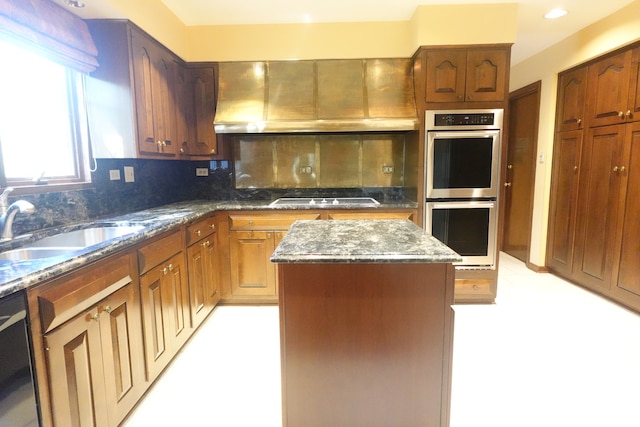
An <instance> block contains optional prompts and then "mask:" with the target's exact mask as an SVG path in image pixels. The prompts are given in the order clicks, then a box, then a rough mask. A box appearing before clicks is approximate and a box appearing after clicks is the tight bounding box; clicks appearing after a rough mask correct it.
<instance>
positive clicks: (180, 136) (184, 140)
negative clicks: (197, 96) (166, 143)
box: [173, 63, 193, 155]
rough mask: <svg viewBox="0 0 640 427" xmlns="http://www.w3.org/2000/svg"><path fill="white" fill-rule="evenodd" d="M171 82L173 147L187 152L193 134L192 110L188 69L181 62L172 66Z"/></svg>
mask: <svg viewBox="0 0 640 427" xmlns="http://www.w3.org/2000/svg"><path fill="white" fill-rule="evenodd" d="M173 71H174V75H173V84H174V87H175V90H174V96H175V103H176V108H175V109H174V113H175V117H176V119H175V141H174V144H175V147H176V149H177V150H178V153H179V154H181V155H186V154H189V142H190V141H191V134H193V131H192V129H191V128H192V126H191V123H192V122H193V112H192V111H191V110H192V108H191V105H192V104H193V99H192V98H191V96H190V91H189V70H187V68H186V67H185V66H184V65H183V64H181V63H175V64H174V67H173Z"/></svg>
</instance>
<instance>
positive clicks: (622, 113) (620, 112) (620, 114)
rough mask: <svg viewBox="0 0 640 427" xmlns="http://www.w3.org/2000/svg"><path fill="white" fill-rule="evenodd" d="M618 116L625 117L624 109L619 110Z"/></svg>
mask: <svg viewBox="0 0 640 427" xmlns="http://www.w3.org/2000/svg"><path fill="white" fill-rule="evenodd" d="M618 117H620V118H621V119H623V118H624V112H623V111H618Z"/></svg>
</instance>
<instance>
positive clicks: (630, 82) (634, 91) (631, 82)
mask: <svg viewBox="0 0 640 427" xmlns="http://www.w3.org/2000/svg"><path fill="white" fill-rule="evenodd" d="M639 56H640V48H635V49H625V50H622V51H618V52H617V53H615V54H612V55H611V56H607V57H605V58H603V59H599V60H598V61H596V62H594V63H592V64H590V65H589V68H588V77H587V79H588V82H589V84H588V87H589V90H588V93H587V97H588V100H587V111H588V113H589V116H588V120H589V126H604V125H610V124H618V123H625V122H630V121H635V120H640V94H639V92H640V85H638V79H639V78H640V73H638V67H639V66H638V63H639V59H640V58H639Z"/></svg>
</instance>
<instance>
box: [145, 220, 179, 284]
mask: <svg viewBox="0 0 640 427" xmlns="http://www.w3.org/2000/svg"><path fill="white" fill-rule="evenodd" d="M181 250H182V233H181V232H180V231H176V232H175V233H173V234H170V235H169V236H167V237H165V238H162V239H160V240H157V241H155V242H153V243H151V244H148V245H147V246H144V247H142V248H140V249H138V266H139V268H140V274H141V275H142V274H143V273H146V272H147V271H149V269H151V268H153V267H154V266H156V265H158V264H161V263H162V262H163V261H164V260H166V259H169V258H170V257H171V256H172V255H174V254H176V253H178V252H180V251H181Z"/></svg>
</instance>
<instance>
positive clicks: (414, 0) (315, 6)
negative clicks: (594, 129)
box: [57, 0, 634, 65]
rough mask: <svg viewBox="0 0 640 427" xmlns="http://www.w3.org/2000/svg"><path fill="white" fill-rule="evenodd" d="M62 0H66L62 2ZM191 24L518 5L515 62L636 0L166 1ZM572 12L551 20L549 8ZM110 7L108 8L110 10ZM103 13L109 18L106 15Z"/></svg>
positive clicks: (353, 18) (92, 13)
mask: <svg viewBox="0 0 640 427" xmlns="http://www.w3.org/2000/svg"><path fill="white" fill-rule="evenodd" d="M57 1H61V0H57ZM83 1H84V2H85V3H86V4H87V7H86V8H85V10H83V11H81V12H79V13H78V14H79V15H80V16H83V17H107V16H104V14H105V13H104V8H103V9H102V10H101V7H102V6H104V3H105V0H83ZM161 1H162V2H163V3H164V4H165V5H166V6H167V7H168V8H169V9H170V10H171V11H173V13H174V14H175V15H176V16H177V17H178V18H179V19H180V20H181V21H182V22H184V24H186V25H242V24H275V23H304V22H316V23H318V22H376V21H406V20H408V19H410V18H411V16H412V14H413V12H414V11H415V10H416V7H417V6H419V5H428V4H471V3H514V2H515V3H518V17H517V19H518V23H517V25H518V26H517V39H516V42H515V44H514V46H513V49H512V54H511V56H512V64H514V65H515V64H517V63H519V62H521V61H522V60H524V59H526V58H528V57H530V56H532V55H534V54H535V53H537V52H540V51H541V50H544V49H545V48H547V47H549V46H551V45H553V44H554V43H556V42H558V41H560V40H562V39H564V38H565V37H567V36H569V35H571V34H573V33H575V32H576V31H578V30H580V29H582V28H584V27H586V26H588V25H590V24H592V23H593V22H596V21H598V20H600V19H602V18H604V17H605V16H607V15H610V14H611V13H613V12H615V11H617V10H618V9H620V8H622V7H624V6H626V5H627V4H629V3H632V2H633V1H634V0H605V1H603V0H269V1H265V0H161ZM556 7H562V8H564V9H567V10H568V11H569V14H568V15H567V16H565V17H563V18H560V19H556V20H546V19H544V18H543V15H544V14H545V13H546V12H548V11H549V10H551V9H553V8H556ZM107 9H108V7H107ZM100 15H103V16H100Z"/></svg>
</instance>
